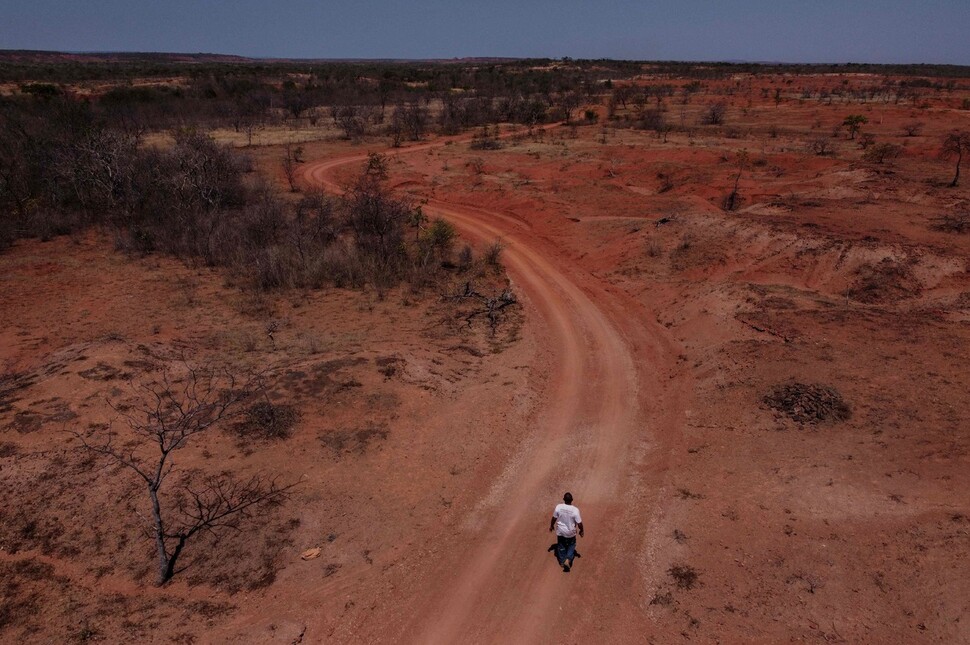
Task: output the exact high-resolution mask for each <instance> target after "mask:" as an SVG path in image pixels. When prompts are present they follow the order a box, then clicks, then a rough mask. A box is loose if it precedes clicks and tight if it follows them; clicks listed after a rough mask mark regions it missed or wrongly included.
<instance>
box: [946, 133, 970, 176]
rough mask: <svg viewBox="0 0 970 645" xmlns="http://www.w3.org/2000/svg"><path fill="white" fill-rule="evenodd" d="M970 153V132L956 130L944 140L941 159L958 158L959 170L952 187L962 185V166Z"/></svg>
mask: <svg viewBox="0 0 970 645" xmlns="http://www.w3.org/2000/svg"><path fill="white" fill-rule="evenodd" d="M966 153H970V132H963V131H962V130H954V131H953V132H951V133H950V134H948V135H946V137H945V138H944V139H943V149H942V150H940V157H942V158H943V159H953V158H954V157H956V160H957V170H956V174H955V175H954V176H953V181H951V182H950V186H951V187H956V186H957V185H958V184H959V183H960V164H962V163H963V155H964V154H966Z"/></svg>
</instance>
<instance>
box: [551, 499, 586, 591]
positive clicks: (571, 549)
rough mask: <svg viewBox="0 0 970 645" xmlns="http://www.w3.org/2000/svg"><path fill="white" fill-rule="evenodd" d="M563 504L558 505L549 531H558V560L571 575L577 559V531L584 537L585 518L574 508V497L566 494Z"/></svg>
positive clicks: (553, 513) (564, 570)
mask: <svg viewBox="0 0 970 645" xmlns="http://www.w3.org/2000/svg"><path fill="white" fill-rule="evenodd" d="M562 501H563V502H565V503H563V504H557V505H556V510H554V511H553V512H552V521H551V522H549V530H550V531H552V530H553V529H556V537H557V540H556V542H557V543H556V559H557V560H559V566H561V567H562V570H563V572H564V573H569V569H570V567H572V566H573V558H575V557H576V531H577V529H578V530H579V537H583V518H582V517H581V516H580V514H579V509H578V508H576V507H575V506H573V496H572V494H571V493H566V494H565V495H563V496H562Z"/></svg>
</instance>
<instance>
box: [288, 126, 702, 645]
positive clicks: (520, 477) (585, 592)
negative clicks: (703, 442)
mask: <svg viewBox="0 0 970 645" xmlns="http://www.w3.org/2000/svg"><path fill="white" fill-rule="evenodd" d="M434 145H440V144H422V145H418V146H414V147H411V148H408V149H405V150H403V151H400V152H392V153H391V154H410V153H413V152H417V151H422V150H424V151H426V150H427V149H428V148H429V147H432V146H434ZM365 158H366V155H364V154H360V155H353V156H344V157H341V158H336V159H329V160H325V161H317V162H312V163H309V164H307V165H306V167H305V169H304V175H303V177H304V181H305V182H307V183H309V184H313V185H317V186H321V187H323V188H325V189H326V190H329V191H333V192H338V191H339V190H340V187H339V186H338V185H337V184H336V183H335V181H334V180H333V179H332V171H334V170H336V169H337V168H338V167H340V166H344V165H346V164H359V163H360V162H362V161H363V160H364V159H365ZM425 211H426V212H427V213H428V214H429V215H431V216H439V217H443V218H445V219H447V220H448V221H450V222H452V223H453V224H454V225H455V226H456V227H458V229H459V230H460V231H461V233H462V234H463V235H464V236H465V237H466V238H471V239H477V240H479V241H481V242H484V243H489V242H492V241H494V240H495V239H501V240H502V241H503V244H504V246H505V250H504V253H503V262H504V264H505V266H506V267H507V270H508V272H509V274H510V276H511V278H512V280H513V285H514V288H515V290H516V292H517V293H518V294H519V295H520V296H523V300H525V302H526V307H527V310H528V312H529V314H530V315H529V320H530V329H531V331H532V333H535V334H536V335H537V337H538V338H540V339H543V341H544V343H545V351H544V352H542V353H540V355H541V356H543V359H542V363H543V364H541V365H537V366H534V367H535V369H534V373H535V374H536V375H539V377H540V378H541V382H540V383H538V384H537V388H538V389H539V390H540V391H541V393H542V396H541V402H540V403H539V404H538V405H537V408H536V409H535V410H534V414H533V420H534V424H533V430H532V432H531V435H530V436H529V437H528V438H527V440H526V441H524V442H523V444H522V445H521V446H520V450H519V451H518V453H517V454H515V455H514V457H513V458H512V459H510V460H509V461H508V463H506V464H505V465H504V468H503V472H502V475H501V476H500V477H498V478H497V479H496V480H495V481H493V482H483V487H482V495H481V500H480V502H479V503H478V505H477V506H476V507H475V508H470V509H468V510H467V515H466V519H465V521H464V523H463V524H461V533H462V534H461V536H460V539H458V540H455V542H454V544H455V547H456V548H454V549H452V551H451V552H449V553H447V554H446V556H445V557H444V558H441V560H440V562H439V564H438V565H437V571H435V572H433V575H431V576H430V577H429V579H431V580H436V581H438V583H437V584H436V585H435V586H429V587H428V588H427V589H426V594H424V595H423V596H421V597H415V598H406V599H402V602H405V603H407V604H408V605H409V607H410V611H409V613H410V615H411V616H412V617H413V620H412V621H411V623H410V624H402V625H385V626H384V629H383V630H382V631H383V632H384V634H385V635H386V637H387V640H391V641H401V642H416V643H455V642H476V643H478V642H506V643H507V642H523V643H535V642H573V641H578V640H579V639H584V640H585V639H588V638H589V637H595V638H596V640H597V642H604V641H612V642H632V641H635V640H641V639H642V636H643V635H644V633H645V631H644V630H647V626H646V625H645V624H643V619H642V616H643V612H642V608H643V607H644V606H645V605H646V603H647V600H645V598H644V595H645V594H646V593H647V588H648V587H649V584H648V583H649V582H650V579H651V577H652V576H655V575H658V572H657V571H655V570H654V569H655V568H656V567H655V566H654V564H652V563H651V561H650V559H649V558H647V557H646V555H647V554H648V553H649V552H650V540H651V532H652V531H653V530H654V528H655V527H656V526H657V525H658V522H659V517H660V515H661V514H662V512H663V508H662V506H661V504H660V502H659V498H660V494H661V491H662V489H663V477H664V471H665V465H666V461H667V457H666V455H667V454H668V451H669V447H670V445H672V443H676V439H677V436H678V435H679V427H680V423H681V422H682V419H681V417H682V410H683V401H682V400H681V394H680V393H682V392H686V391H688V390H687V388H685V387H682V383H681V382H680V381H681V378H683V377H681V376H679V373H678V372H677V370H676V367H675V362H676V357H677V355H678V353H677V351H676V350H675V348H674V346H673V344H672V341H670V340H669V339H668V338H667V337H666V336H665V334H664V333H663V328H662V327H660V326H659V325H657V324H655V323H654V322H653V320H654V316H653V315H650V314H649V312H647V311H644V310H643V309H642V308H641V306H640V305H639V304H638V303H636V302H634V301H633V300H632V299H631V298H628V297H626V296H625V295H624V294H621V293H619V292H617V291H615V290H612V289H610V288H609V287H607V286H606V285H605V284H603V283H601V282H600V281H599V280H597V279H596V278H595V277H594V276H591V275H589V274H587V273H585V272H583V271H582V270H579V269H577V268H576V267H575V266H570V264H569V262H568V259H567V258H566V257H565V255H564V254H563V253H562V252H561V251H559V250H557V248H555V246H554V245H553V244H551V243H550V242H549V241H548V238H547V237H545V236H544V235H543V232H542V231H541V230H537V229H535V228H533V226H532V225H531V223H528V222H527V223H525V225H524V224H523V222H522V221H520V220H519V219H516V218H514V217H512V216H510V215H508V214H504V213H500V212H491V211H485V210H481V209H476V208H470V207H463V206H458V205H455V204H444V203H442V202H438V201H435V200H430V201H429V202H428V203H427V205H426V206H425ZM565 490H570V491H572V492H573V494H574V495H575V496H576V500H577V505H578V506H579V507H580V508H581V510H582V512H583V519H584V522H585V525H586V527H587V536H586V537H585V539H581V540H580V542H579V550H580V552H581V553H582V558H581V559H580V560H578V561H577V564H578V566H576V567H575V569H574V571H573V572H571V573H569V574H564V573H563V572H562V571H561V570H560V569H559V568H558V567H557V566H556V563H555V560H554V559H553V558H552V557H551V556H550V555H549V554H548V553H547V552H546V548H547V547H548V546H549V544H550V543H551V542H553V541H555V539H554V536H553V534H551V533H548V532H547V529H548V522H549V516H550V513H551V510H552V507H553V505H554V504H555V503H556V502H557V501H558V500H559V498H560V497H561V495H562V492H563V491H565Z"/></svg>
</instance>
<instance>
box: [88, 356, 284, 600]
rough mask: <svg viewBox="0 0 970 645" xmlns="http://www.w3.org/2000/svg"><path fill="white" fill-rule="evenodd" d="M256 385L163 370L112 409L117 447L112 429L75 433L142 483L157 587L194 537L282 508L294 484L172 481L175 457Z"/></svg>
mask: <svg viewBox="0 0 970 645" xmlns="http://www.w3.org/2000/svg"><path fill="white" fill-rule="evenodd" d="M258 383H259V377H258V375H257V376H249V377H247V378H245V379H239V378H238V377H237V376H236V375H235V374H233V373H232V372H231V371H229V370H219V369H215V368H212V367H210V366H203V367H192V366H189V365H187V364H186V365H185V374H183V375H181V376H178V377H177V376H175V375H174V374H173V373H172V372H171V371H170V370H168V369H165V370H163V371H162V374H161V377H160V378H159V380H157V381H154V382H151V383H148V384H146V385H142V386H140V387H138V388H136V390H137V391H138V393H139V395H140V401H139V402H138V403H136V404H134V405H132V406H130V407H129V406H127V405H124V406H123V405H117V404H111V405H112V408H113V409H114V410H115V412H116V413H118V414H119V415H120V417H121V418H122V419H124V422H125V425H127V427H128V433H130V435H131V437H130V439H128V440H121V441H119V440H118V439H119V437H118V433H117V432H115V431H114V430H113V429H112V427H110V426H109V428H108V429H106V430H103V431H94V432H93V433H86V434H82V433H81V432H77V431H75V432H74V433H73V434H74V436H76V437H77V438H78V439H80V441H81V443H82V445H83V446H84V448H85V449H87V450H89V451H91V452H93V453H95V454H98V455H101V456H103V457H106V458H108V459H110V460H111V461H113V462H114V463H116V464H118V465H120V466H123V467H124V468H126V469H128V470H129V471H131V472H133V473H134V474H135V475H137V477H138V478H139V479H141V480H142V482H143V483H144V484H145V486H146V488H147V493H148V498H149V500H150V502H151V509H152V512H151V522H150V525H151V526H150V532H151V534H152V537H153V538H154V541H155V548H156V553H157V559H158V584H159V585H163V584H165V583H166V582H168V581H169V580H170V579H171V578H172V576H174V575H175V574H176V573H177V571H178V569H177V568H176V567H177V564H178V560H179V556H181V554H182V552H183V550H184V549H185V546H186V544H187V543H188V541H189V540H191V539H192V538H193V537H194V536H195V535H197V534H199V533H208V534H210V535H215V536H218V535H219V534H220V533H222V532H224V531H232V530H239V525H240V523H241V522H242V521H244V520H246V519H249V518H251V517H253V516H254V515H255V514H257V513H258V512H259V511H260V510H261V509H263V508H265V507H266V506H267V505H270V504H273V503H279V502H282V501H283V500H284V499H285V498H286V497H287V496H288V494H289V491H290V489H292V488H293V486H294V485H295V484H286V485H283V484H280V482H279V479H278V478H277V477H267V476H264V475H254V476H251V477H249V478H245V479H239V478H237V477H236V476H235V475H234V474H232V473H229V472H222V473H218V474H215V475H207V476H203V477H197V476H193V475H192V474H191V473H186V472H179V473H178V475H173V473H175V472H176V467H175V466H176V464H175V461H174V459H173V454H174V453H175V452H176V451H177V450H180V449H182V448H184V447H185V446H186V445H187V444H188V442H189V440H191V439H192V438H193V437H195V436H196V435H199V434H201V433H203V432H205V431H206V430H209V429H210V428H212V427H213V426H214V425H215V424H216V423H218V422H220V421H223V420H225V419H227V418H228V417H230V416H231V415H232V414H234V413H235V410H236V407H237V404H239V403H240V402H241V401H243V400H244V399H245V398H247V397H248V396H249V395H250V394H251V392H252V390H253V389H254V388H255V387H256V386H257V385H258ZM128 433H126V434H128ZM166 484H169V485H168V486H166ZM163 491H164V495H163Z"/></svg>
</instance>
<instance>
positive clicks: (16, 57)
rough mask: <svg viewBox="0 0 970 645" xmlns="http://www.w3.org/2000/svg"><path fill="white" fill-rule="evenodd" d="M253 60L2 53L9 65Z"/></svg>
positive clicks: (213, 56) (0, 57) (165, 55)
mask: <svg viewBox="0 0 970 645" xmlns="http://www.w3.org/2000/svg"><path fill="white" fill-rule="evenodd" d="M253 61H254V59H252V58H246V57H245V56H232V55H226V54H203V53H199V54H173V53H164V52H50V51H35V50H29V49H0V62H7V63H33V64H53V63H251V62H253Z"/></svg>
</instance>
